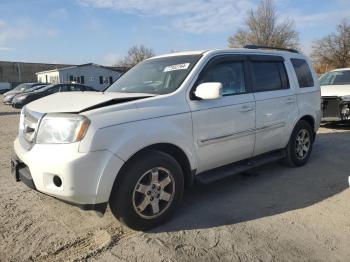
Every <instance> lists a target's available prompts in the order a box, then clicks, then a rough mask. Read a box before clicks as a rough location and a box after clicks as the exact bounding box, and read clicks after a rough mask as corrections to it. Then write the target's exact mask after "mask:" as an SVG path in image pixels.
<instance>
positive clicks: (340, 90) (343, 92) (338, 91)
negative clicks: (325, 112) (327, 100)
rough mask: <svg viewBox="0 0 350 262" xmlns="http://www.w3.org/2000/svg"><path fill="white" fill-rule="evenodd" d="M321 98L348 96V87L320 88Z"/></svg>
mask: <svg viewBox="0 0 350 262" xmlns="http://www.w3.org/2000/svg"><path fill="white" fill-rule="evenodd" d="M321 96H322V97H325V96H338V97H342V96H350V85H328V86H321Z"/></svg>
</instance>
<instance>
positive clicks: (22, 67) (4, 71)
mask: <svg viewBox="0 0 350 262" xmlns="http://www.w3.org/2000/svg"><path fill="white" fill-rule="evenodd" d="M67 66H72V65H67V64H44V63H23V62H8V61H0V83H1V82H4V83H10V84H11V85H12V87H13V86H15V85H17V84H19V83H25V82H26V83H30V82H36V81H37V77H36V75H35V73H36V72H39V71H43V70H52V69H57V68H62V67H67Z"/></svg>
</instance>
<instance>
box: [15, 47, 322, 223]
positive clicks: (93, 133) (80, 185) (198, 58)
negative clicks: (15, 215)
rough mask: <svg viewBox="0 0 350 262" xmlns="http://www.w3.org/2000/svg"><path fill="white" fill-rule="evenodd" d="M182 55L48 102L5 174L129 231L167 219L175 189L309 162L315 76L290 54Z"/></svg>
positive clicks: (24, 127)
mask: <svg viewBox="0 0 350 262" xmlns="http://www.w3.org/2000/svg"><path fill="white" fill-rule="evenodd" d="M261 48H262V47H259V49H257V47H256V46H249V48H244V49H229V50H207V51H196V52H182V53H173V54H169V55H163V56H158V57H154V58H151V59H148V60H146V61H144V62H142V63H140V64H139V65H137V66H135V67H134V68H132V69H131V70H130V71H128V72H127V73H126V74H125V75H123V76H122V77H121V78H120V79H119V80H118V81H116V82H115V83H114V84H112V85H111V86H110V87H109V88H108V89H107V90H105V91H104V92H101V93H96V92H85V93H81V92H76V93H75V92H70V93H59V94H54V95H50V96H48V97H45V98H42V99H39V100H37V101H35V102H32V103H30V104H28V105H27V106H26V107H25V108H24V109H23V110H22V113H21V119H20V126H19V136H18V138H17V139H16V140H15V142H14V152H15V153H14V156H13V157H12V174H13V175H14V176H15V178H16V180H17V181H20V180H21V181H22V182H24V183H25V184H27V185H28V186H30V187H31V188H33V189H36V190H38V191H40V192H42V193H45V194H47V195H51V196H53V197H56V198H59V199H61V200H63V201H66V202H68V203H72V204H74V205H78V206H80V207H81V208H83V209H89V210H97V211H100V212H104V211H105V209H106V207H107V204H108V203H109V205H110V208H111V210H112V212H113V214H114V215H115V216H116V217H117V218H118V219H119V220H121V221H122V222H123V223H125V224H126V225H128V226H129V227H132V228H134V229H147V228H151V227H154V226H157V225H159V224H160V223H162V222H164V221H165V220H167V219H168V218H169V216H170V215H171V214H172V213H173V211H174V210H175V209H176V208H177V207H178V206H179V203H180V200H181V197H182V194H183V191H184V188H185V186H188V185H191V184H192V183H193V181H194V180H197V181H200V182H203V183H208V182H211V181H214V180H216V179H220V178H223V177H226V176H230V175H233V174H237V173H239V172H242V171H246V170H248V169H250V168H253V167H256V166H259V165H262V164H266V163H269V162H271V161H276V160H281V159H284V160H285V162H287V163H288V164H290V165H293V166H301V165H303V164H305V163H306V162H307V160H308V159H309V156H310V153H311V150H312V145H313V142H314V140H315V135H316V131H317V129H318V128H319V123H320V116H321V112H320V111H321V99H320V87H319V83H318V79H317V76H316V74H315V73H314V71H313V70H312V69H311V68H312V67H311V64H310V62H309V60H308V59H307V58H306V57H305V56H304V55H302V54H299V53H298V52H296V51H295V50H289V51H288V50H287V51H276V50H261Z"/></svg>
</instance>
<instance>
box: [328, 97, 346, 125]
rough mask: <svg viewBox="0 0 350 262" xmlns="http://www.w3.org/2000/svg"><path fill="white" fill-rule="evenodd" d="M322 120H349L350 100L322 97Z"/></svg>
mask: <svg viewBox="0 0 350 262" xmlns="http://www.w3.org/2000/svg"><path fill="white" fill-rule="evenodd" d="M322 118H323V119H336V120H349V119H350V100H344V99H343V98H342V97H322Z"/></svg>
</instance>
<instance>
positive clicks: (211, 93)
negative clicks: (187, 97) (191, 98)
mask: <svg viewBox="0 0 350 262" xmlns="http://www.w3.org/2000/svg"><path fill="white" fill-rule="evenodd" d="M194 95H195V96H196V97H197V98H199V99H203V100H212V99H219V98H221V97H222V84H221V83H219V82H208V83H202V84H200V85H198V86H197V88H196V90H195V91H194Z"/></svg>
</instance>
